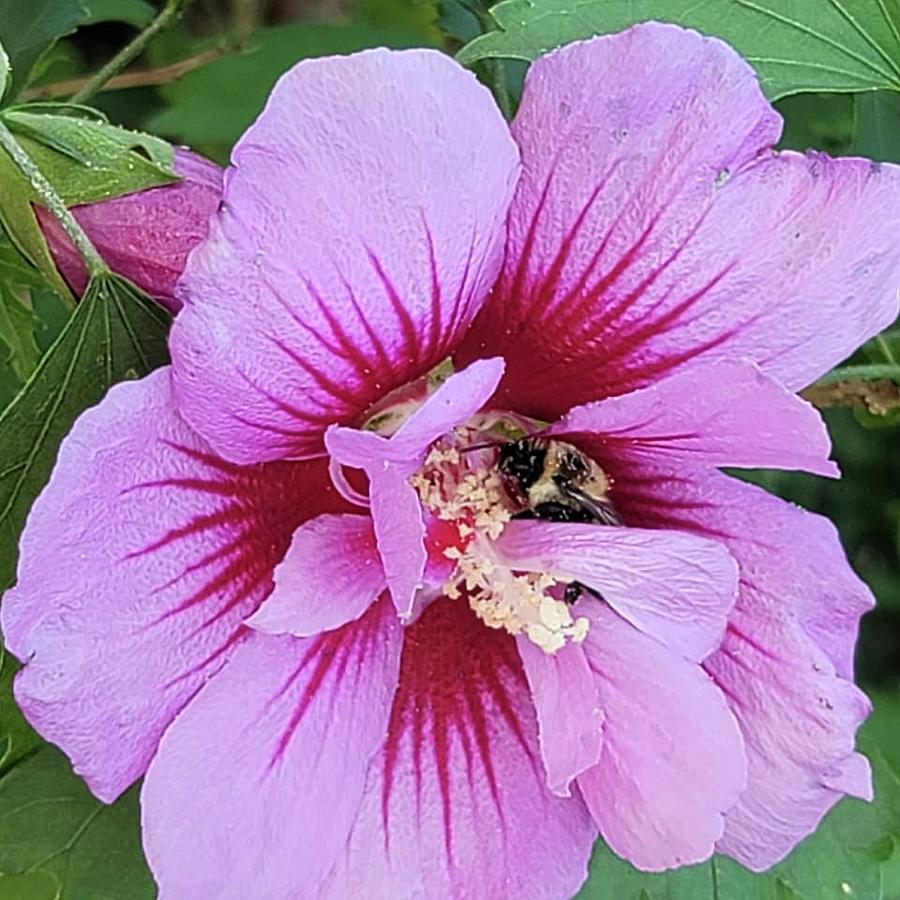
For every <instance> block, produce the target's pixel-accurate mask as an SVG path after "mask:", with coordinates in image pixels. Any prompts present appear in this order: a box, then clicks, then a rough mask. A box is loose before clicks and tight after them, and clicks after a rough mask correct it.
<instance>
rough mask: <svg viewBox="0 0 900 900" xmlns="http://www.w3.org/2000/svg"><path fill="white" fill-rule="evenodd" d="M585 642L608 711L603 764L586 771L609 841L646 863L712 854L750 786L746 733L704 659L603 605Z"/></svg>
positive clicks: (587, 792)
mask: <svg viewBox="0 0 900 900" xmlns="http://www.w3.org/2000/svg"><path fill="white" fill-rule="evenodd" d="M591 620H592V621H591V630H590V631H589V632H588V636H587V638H586V639H585V643H584V650H585V654H586V655H587V658H588V661H589V662H590V665H591V668H592V670H593V672H594V674H595V676H596V678H597V686H598V690H599V695H600V704H601V706H602V707H603V710H604V712H605V713H606V722H605V723H604V726H603V752H602V754H601V757H600V762H599V763H598V764H597V765H596V766H595V767H594V768H593V769H590V770H589V771H587V772H585V773H584V774H582V775H581V776H580V777H579V779H578V786H579V787H580V788H581V793H582V796H583V797H584V800H585V802H586V803H587V805H588V809H590V811H591V815H592V816H593V817H594V819H595V820H596V822H597V824H598V825H599V826H600V832H601V834H602V835H603V838H604V840H605V841H606V842H607V844H609V846H610V848H611V849H612V850H613V851H614V852H615V853H617V854H618V855H619V856H622V857H624V858H625V859H627V860H628V861H629V862H631V863H632V864H633V865H635V866H637V867H638V868H639V869H645V870H649V871H660V870H662V869H670V868H674V867H676V866H684V865H690V864H691V863H696V862H701V861H702V860H705V859H708V858H709V857H710V856H711V855H712V853H713V850H714V848H715V842H716V841H717V840H718V839H719V838H720V837H721V835H722V829H723V825H724V816H723V814H724V813H725V812H726V811H727V810H728V809H730V808H731V807H732V806H733V805H734V803H735V801H736V800H737V799H738V796H739V795H740V793H741V791H742V790H743V788H744V786H745V784H746V776H747V762H746V757H745V755H744V748H743V742H742V740H741V733H740V730H739V729H738V726H737V723H736V722H735V720H734V717H733V716H732V714H731V713H730V712H729V710H728V707H727V705H726V704H725V699H724V697H723V696H722V694H721V692H720V691H719V690H718V689H717V688H716V686H715V685H714V684H713V682H712V680H711V679H710V678H709V676H707V675H706V674H705V673H704V672H703V670H702V669H701V668H700V666H698V665H696V664H693V663H690V662H687V661H685V660H684V659H681V658H679V657H677V656H675V655H674V654H673V653H671V652H670V651H668V650H667V649H666V648H665V647H661V646H660V645H659V644H658V643H657V642H656V641H654V640H653V639H652V638H648V637H646V636H645V635H643V634H641V633H640V632H639V631H637V630H636V629H635V628H633V627H632V626H631V625H629V624H628V623H627V622H625V621H624V620H623V619H620V618H619V616H618V615H616V613H615V612H613V611H612V610H610V609H608V608H604V607H597V608H595V610H594V611H593V612H592V613H591Z"/></svg>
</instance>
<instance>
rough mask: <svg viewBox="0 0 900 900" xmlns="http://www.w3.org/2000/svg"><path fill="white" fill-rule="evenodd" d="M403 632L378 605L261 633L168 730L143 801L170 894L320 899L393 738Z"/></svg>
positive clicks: (152, 848) (149, 846) (173, 897)
mask: <svg viewBox="0 0 900 900" xmlns="http://www.w3.org/2000/svg"><path fill="white" fill-rule="evenodd" d="M400 647H401V630H400V627H399V625H398V623H397V620H396V617H395V616H394V615H393V613H392V611H391V610H390V606H389V605H387V604H385V603H381V604H379V605H378V606H376V607H373V608H372V610H371V611H370V612H369V613H367V614H366V616H365V617H363V618H362V619H360V620H359V621H358V622H354V623H353V624H351V625H347V626H345V627H344V628H342V629H340V630H338V631H334V632H330V633H329V634H327V635H321V636H319V637H316V638H309V639H306V640H299V639H297V638H292V637H273V636H270V635H262V634H256V635H254V636H253V637H251V638H250V639H248V640H247V641H246V642H245V643H244V644H243V645H242V646H241V647H240V648H239V649H238V650H237V651H236V652H235V653H234V655H233V656H232V658H231V660H229V662H228V665H226V666H225V668H224V669H222V671H221V672H220V673H219V674H218V675H217V676H216V677H215V678H214V679H213V680H212V681H211V682H210V683H209V684H207V685H206V687H205V688H204V689H203V690H202V691H201V692H200V693H199V694H198V695H197V697H196V698H195V699H194V700H193V701H192V702H191V704H190V705H189V706H188V708H187V709H186V710H185V711H184V713H182V715H180V716H179V717H178V719H177V720H176V721H175V722H174V724H173V725H172V726H171V727H170V728H169V730H168V731H167V732H166V734H165V735H164V737H163V739H162V741H161V742H160V746H159V753H158V754H157V756H156V758H155V759H154V761H153V763H152V764H151V766H150V769H149V771H148V772H147V778H146V781H145V782H144V789H143V793H142V796H141V806H142V809H143V828H142V830H143V837H144V847H145V849H146V851H147V858H148V860H149V862H150V867H151V868H152V870H153V873H154V875H155V877H156V881H157V883H158V885H159V887H160V892H161V894H162V895H163V896H165V897H167V898H169V900H179V898H183V900H196V898H198V897H271V898H275V897H300V896H306V897H310V896H318V891H317V887H318V885H320V884H321V882H322V880H323V879H324V878H325V876H326V875H327V874H328V871H329V870H330V869H331V867H332V865H333V864H334V861H335V858H336V857H337V855H338V853H339V852H340V851H341V849H342V848H343V847H344V845H345V843H346V841H347V836H348V834H349V833H350V829H351V827H352V825H353V822H354V819H355V818H356V815H357V811H358V809H359V804H360V798H361V796H362V793H363V787H364V784H365V779H366V770H367V769H368V766H369V761H370V760H371V758H372V757H373V755H374V754H375V753H376V752H377V750H378V748H379V746H380V745H381V742H382V741H383V740H384V733H385V729H386V728H387V723H388V717H389V714H390V705H391V699H392V697H393V695H394V690H395V687H396V684H397V669H398V663H399V659H400Z"/></svg>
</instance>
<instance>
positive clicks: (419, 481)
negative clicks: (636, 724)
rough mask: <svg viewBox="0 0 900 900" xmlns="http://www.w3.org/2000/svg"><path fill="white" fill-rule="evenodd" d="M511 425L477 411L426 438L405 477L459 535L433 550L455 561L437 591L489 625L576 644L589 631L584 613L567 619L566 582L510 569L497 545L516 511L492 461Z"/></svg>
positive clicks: (541, 640) (549, 647)
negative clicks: (425, 447) (429, 441)
mask: <svg viewBox="0 0 900 900" xmlns="http://www.w3.org/2000/svg"><path fill="white" fill-rule="evenodd" d="M517 428H518V431H519V434H521V429H520V428H519V427H518V426H517V425H516V423H514V422H512V421H511V420H505V419H500V418H498V417H496V416H491V417H483V416H478V417H476V418H475V420H473V421H472V422H471V423H469V424H468V425H464V426H461V427H459V428H456V429H454V431H453V433H452V434H450V435H447V436H446V437H444V438H442V439H441V440H439V441H437V442H436V443H435V444H434V445H432V447H431V449H430V451H429V453H428V456H427V457H426V459H425V463H424V465H423V466H422V468H421V469H420V470H419V471H418V472H417V473H416V474H415V475H413V476H412V478H411V479H410V480H411V483H412V485H413V487H415V489H416V491H417V492H418V494H419V498H420V500H421V502H422V505H423V507H424V508H425V509H426V510H427V511H428V512H429V513H431V514H432V516H434V517H435V518H436V519H437V520H438V522H441V523H447V524H450V525H452V526H453V527H454V528H455V530H456V532H457V534H458V540H456V541H452V542H444V543H443V545H442V547H441V549H440V551H439V552H440V553H441V554H442V555H443V556H444V557H445V558H446V559H447V560H450V561H451V562H452V563H453V564H454V568H453V571H452V574H451V575H450V577H449V578H448V580H447V581H446V583H445V584H444V588H443V590H444V593H445V594H446V595H447V596H448V597H452V598H462V597H465V599H466V600H467V601H468V603H469V606H471V608H472V609H473V610H474V612H475V614H476V615H477V616H478V617H479V618H480V619H481V620H482V621H483V622H484V623H485V625H487V626H489V627H490V628H503V629H505V630H506V631H508V632H509V633H510V634H514V635H518V634H525V635H527V636H528V637H529V638H530V639H531V640H532V641H533V642H534V643H535V644H537V645H538V646H539V647H541V648H542V649H543V650H544V651H546V652H547V653H555V652H556V651H557V650H559V649H560V648H562V647H563V646H565V644H566V643H567V642H568V641H575V642H576V643H580V642H581V641H583V640H584V638H585V635H586V634H587V631H588V624H589V623H588V620H587V619H586V618H585V617H583V616H582V617H578V618H574V617H573V616H572V611H571V608H570V606H569V604H568V603H566V601H565V596H566V590H567V588H568V587H570V586H569V585H568V584H566V583H565V582H563V581H561V580H559V579H557V578H554V577H553V576H552V575H549V574H536V573H531V572H516V571H513V570H511V569H510V568H509V567H508V566H507V565H506V564H504V563H503V562H502V561H501V558H500V556H499V554H498V553H497V552H496V541H497V540H498V538H500V536H501V535H502V534H503V530H504V528H505V527H506V525H507V523H508V522H509V521H510V520H511V519H512V518H513V517H514V516H515V515H516V514H517V513H521V512H522V505H521V500H517V499H515V498H514V497H512V496H510V492H509V490H508V489H507V486H506V484H505V482H504V479H503V478H502V477H501V474H500V471H499V470H498V467H497V461H498V456H499V453H500V448H501V446H503V445H504V444H506V443H508V440H505V439H503V438H499V439H498V433H499V434H504V433H506V434H510V433H514V432H515V430H516V429H517Z"/></svg>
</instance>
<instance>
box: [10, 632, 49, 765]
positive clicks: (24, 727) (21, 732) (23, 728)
mask: <svg viewBox="0 0 900 900" xmlns="http://www.w3.org/2000/svg"><path fill="white" fill-rule="evenodd" d="M18 669H19V666H18V664H17V663H16V661H15V660H14V659H13V658H12V656H10V655H9V653H8V652H7V651H6V649H5V648H4V647H3V645H2V644H0V776H2V775H3V774H4V773H5V772H7V771H8V770H9V769H10V768H12V766H14V765H15V764H16V763H17V762H19V760H21V759H24V758H25V757H26V756H28V755H29V754H30V753H32V752H33V751H34V750H36V749H37V748H38V747H39V746H40V745H41V739H40V738H39V737H38V736H37V734H35V732H34V729H32V727H31V726H30V725H29V724H28V723H27V722H26V721H25V718H24V716H23V715H22V713H21V711H20V710H19V707H18V706H17V705H16V701H15V698H14V697H13V692H12V685H13V677H14V676H15V674H16V672H17V671H18Z"/></svg>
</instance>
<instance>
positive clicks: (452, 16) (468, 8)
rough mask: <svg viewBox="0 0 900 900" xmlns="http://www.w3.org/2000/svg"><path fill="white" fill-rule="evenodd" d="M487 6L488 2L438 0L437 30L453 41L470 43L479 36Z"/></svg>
mask: <svg viewBox="0 0 900 900" xmlns="http://www.w3.org/2000/svg"><path fill="white" fill-rule="evenodd" d="M489 6H490V3H489V2H488V0H439V2H438V19H437V25H438V28H440V29H441V31H443V32H444V34H446V35H448V36H449V37H451V38H453V39H454V40H457V41H464V42H465V41H471V40H473V39H474V38H476V37H477V36H478V35H479V34H481V31H482V29H481V19H482V18H483V17H484V16H486V15H487V14H488V7H489Z"/></svg>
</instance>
